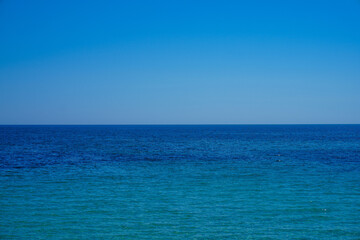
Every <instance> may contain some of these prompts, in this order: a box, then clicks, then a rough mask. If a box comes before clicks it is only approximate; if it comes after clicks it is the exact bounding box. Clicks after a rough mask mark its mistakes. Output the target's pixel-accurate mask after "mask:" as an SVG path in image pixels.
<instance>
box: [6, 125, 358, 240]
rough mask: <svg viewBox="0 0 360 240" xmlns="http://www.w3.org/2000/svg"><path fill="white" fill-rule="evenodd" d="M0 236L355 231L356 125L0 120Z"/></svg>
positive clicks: (298, 235)
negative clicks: (2, 122)
mask: <svg viewBox="0 0 360 240" xmlns="http://www.w3.org/2000/svg"><path fill="white" fill-rule="evenodd" d="M0 184H1V185H0V238H1V239H360V125H263V126H262V125H233V126H231V125H224V126H221V125H218V126H0Z"/></svg>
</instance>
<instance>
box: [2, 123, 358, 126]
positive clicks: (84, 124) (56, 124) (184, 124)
mask: <svg viewBox="0 0 360 240" xmlns="http://www.w3.org/2000/svg"><path fill="white" fill-rule="evenodd" d="M216 125H217V126H221V125H230V126H234V125H360V123H119V124H118V123H110V124H109V123H94V124H89V123H69V124H67V123H39V124H38V123H35V124H32V123H30V124H27V123H20V124H17V123H15V124H13V123H10V124H2V123H0V126H216Z"/></svg>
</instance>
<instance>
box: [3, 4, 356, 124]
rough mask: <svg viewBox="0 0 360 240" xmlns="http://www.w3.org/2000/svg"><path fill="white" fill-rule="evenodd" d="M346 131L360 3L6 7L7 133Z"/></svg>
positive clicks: (352, 102) (352, 114) (352, 108)
mask: <svg viewBox="0 0 360 240" xmlns="http://www.w3.org/2000/svg"><path fill="white" fill-rule="evenodd" d="M338 123H344V124H352V123H355V124H359V123H360V0H341V1H339V0H336V1H335V0H326V1H325V0H297V1H289V0H284V1H280V0H272V1H268V0H251V1H250V0H248V1H239V0H238V1H231V0H229V1H224V0H222V1H211V0H207V1H202V0H199V1H195V0H192V1H187V0H181V1H170V0H162V1H160V0H149V1H145V0H132V1H127V0H126V1H109V0H102V1H99V0H98V1H93V0H88V1H85V0H84V1H79V0H72V1H70V0H62V1H48V0H43V1H40V0H32V1H25V0H23V1H21V0H0V124H338Z"/></svg>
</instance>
